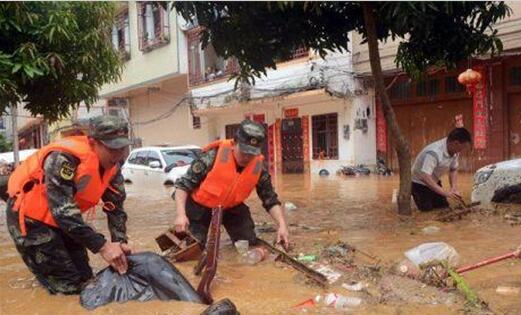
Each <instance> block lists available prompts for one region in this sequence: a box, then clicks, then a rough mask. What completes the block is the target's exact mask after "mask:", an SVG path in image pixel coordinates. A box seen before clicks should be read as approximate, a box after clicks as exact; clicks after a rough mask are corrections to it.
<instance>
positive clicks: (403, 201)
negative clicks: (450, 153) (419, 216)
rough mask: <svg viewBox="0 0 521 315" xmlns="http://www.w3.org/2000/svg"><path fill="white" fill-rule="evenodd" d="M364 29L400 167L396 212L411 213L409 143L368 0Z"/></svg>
mask: <svg viewBox="0 0 521 315" xmlns="http://www.w3.org/2000/svg"><path fill="white" fill-rule="evenodd" d="M362 7H363V11H364V21H365V29H366V33H367V44H368V45H369V58H370V62H371V71H372V73H373V77H374V80H375V87H376V92H377V93H378V95H379V97H380V100H381V104H382V109H383V114H384V117H385V121H386V122H387V126H389V129H390V131H391V137H392V138H393V139H394V140H395V148H394V149H395V150H396V154H397V155H398V165H399V167H400V191H399V194H398V213H399V214H405V215H410V214H411V154H410V152H409V143H408V142H407V139H405V137H404V136H403V134H402V132H401V130H400V126H398V122H397V121H396V115H395V114H394V110H393V108H392V106H391V101H390V100H389V96H388V95H387V91H386V89H385V85H384V77H383V73H382V65H381V61H380V52H379V51H378V38H377V33H376V21H375V19H374V13H373V5H372V3H370V2H363V4H362Z"/></svg>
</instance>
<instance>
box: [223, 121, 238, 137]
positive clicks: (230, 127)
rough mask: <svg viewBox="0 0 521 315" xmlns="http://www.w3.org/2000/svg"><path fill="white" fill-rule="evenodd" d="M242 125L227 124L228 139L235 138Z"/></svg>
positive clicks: (225, 130)
mask: <svg viewBox="0 0 521 315" xmlns="http://www.w3.org/2000/svg"><path fill="white" fill-rule="evenodd" d="M240 127H241V124H232V125H226V126H225V127H224V133H225V136H226V139H233V138H234V137H235V133H236V132H237V130H239V128H240Z"/></svg>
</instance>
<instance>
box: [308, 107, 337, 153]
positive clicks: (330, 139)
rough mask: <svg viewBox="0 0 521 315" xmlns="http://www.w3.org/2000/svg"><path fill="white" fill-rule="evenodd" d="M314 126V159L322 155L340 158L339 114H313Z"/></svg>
mask: <svg viewBox="0 0 521 315" xmlns="http://www.w3.org/2000/svg"><path fill="white" fill-rule="evenodd" d="M312 128H313V129H312V134H313V159H318V157H319V156H320V155H322V156H325V157H326V158H328V159H338V114H337V113H332V114H325V115H317V116H313V117H312ZM321 152H322V154H321Z"/></svg>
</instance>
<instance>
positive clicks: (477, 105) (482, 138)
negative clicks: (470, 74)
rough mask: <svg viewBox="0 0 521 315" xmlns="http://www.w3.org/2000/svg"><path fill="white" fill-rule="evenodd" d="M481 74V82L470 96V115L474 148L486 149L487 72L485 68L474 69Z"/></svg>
mask: <svg viewBox="0 0 521 315" xmlns="http://www.w3.org/2000/svg"><path fill="white" fill-rule="evenodd" d="M475 70H476V71H478V72H479V73H480V74H481V81H480V82H479V83H478V84H477V85H476V88H475V90H474V93H473V96H472V113H473V122H474V123H473V125H474V132H473V133H474V137H473V138H474V139H473V140H474V148H475V149H486V148H487V131H488V104H487V71H486V68H485V67H476V68H475Z"/></svg>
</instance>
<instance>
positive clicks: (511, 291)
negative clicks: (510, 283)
mask: <svg viewBox="0 0 521 315" xmlns="http://www.w3.org/2000/svg"><path fill="white" fill-rule="evenodd" d="M519 292H521V288H519V287H502V286H499V287H497V288H496V293H498V294H503V295H518V294H519Z"/></svg>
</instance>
